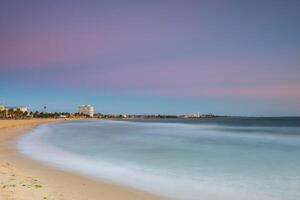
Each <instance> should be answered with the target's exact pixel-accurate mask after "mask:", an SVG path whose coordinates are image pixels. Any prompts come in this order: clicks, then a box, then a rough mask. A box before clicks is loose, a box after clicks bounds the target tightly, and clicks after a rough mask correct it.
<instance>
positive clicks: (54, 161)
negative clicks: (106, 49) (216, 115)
mask: <svg viewBox="0 0 300 200" xmlns="http://www.w3.org/2000/svg"><path fill="white" fill-rule="evenodd" d="M93 124H94V125H97V127H96V128H95V127H94V128H95V130H97V131H96V132H95V133H93V132H92V131H93V129H92V128H91V129H89V130H86V129H84V130H86V132H85V133H81V134H80V139H78V140H74V141H71V142H70V144H71V146H72V148H71V149H70V148H69V149H68V148H67V144H69V143H64V142H63V143H61V140H66V137H72V136H74V138H76V137H78V135H77V136H76V135H75V132H76V131H77V130H78V127H80V126H86V127H89V126H90V127H91V126H93ZM115 124H119V125H120V127H115V126H116V125H115ZM124 124H125V125H126V127H125V126H124V127H123V126H122V125H124ZM132 124H134V125H135V126H137V127H139V128H141V127H142V128H143V131H145V133H144V136H148V135H149V134H150V133H152V134H154V135H153V136H151V138H148V141H147V143H145V144H144V143H142V144H143V145H145V146H146V147H147V145H148V146H149V144H150V146H149V147H151V148H150V150H151V151H155V150H156V147H161V146H163V145H166V149H165V150H166V152H167V153H166V152H164V148H162V149H160V152H159V153H158V154H152V152H146V153H145V155H143V151H144V150H145V149H144V147H143V148H141V149H137V150H136V151H135V149H134V147H132V146H130V145H133V143H132V142H136V143H137V144H136V145H137V146H138V145H140V140H143V135H142V136H139V134H140V131H141V130H140V129H138V131H139V132H138V134H137V135H136V136H135V137H134V138H133V139H132V138H131V135H130V134H133V133H132V131H133V129H131V128H132V126H131V125H132ZM73 126H75V129H71V128H72V127H73ZM127 126H129V127H130V130H129V131H130V133H126V134H125V133H122V134H121V135H119V134H118V135H117V137H116V138H111V137H112V135H113V136H114V134H116V133H115V132H116V131H120V130H126V128H127ZM86 127H85V128H86ZM149 127H152V128H154V129H155V131H154V130H152V129H150V130H148V129H149ZM104 128H108V130H107V129H104ZM115 128H119V129H117V130H115ZM200 128H201V130H202V134H203V135H202V136H203V137H202V138H200V140H206V139H207V138H206V136H210V137H212V138H213V139H215V138H214V136H215V135H213V136H212V135H211V134H218V137H221V140H222V138H225V139H228V138H227V136H229V140H230V137H233V138H235V139H237V140H240V138H236V137H235V136H234V135H230V134H228V133H223V132H221V133H220V132H218V133H216V132H213V131H210V132H208V133H207V132H205V131H204V130H207V129H211V126H210V127H207V126H202V127H200ZM157 129H158V130H160V129H161V132H162V134H163V137H161V136H160V134H161V132H159V131H157ZM186 129H191V130H187V133H186V134H189V136H191V135H193V134H196V133H195V132H194V129H195V127H193V126H189V125H181V124H164V123H159V124H156V123H151V124H150V125H149V124H148V123H142V124H139V123H134V122H119V121H118V122H114V121H104V122H92V123H90V124H80V123H74V124H72V123H69V124H68V125H67V127H65V125H64V123H61V124H59V123H58V124H52V125H42V126H39V127H38V128H36V129H34V130H33V131H32V132H31V133H29V134H27V135H24V136H23V137H22V138H21V139H20V140H19V141H18V147H19V150H20V152H21V153H23V154H25V155H27V156H29V157H31V158H33V159H36V160H40V161H44V162H46V163H48V164H50V165H53V166H55V167H58V168H60V169H63V170H68V171H73V172H77V173H80V174H82V175H86V176H90V177H92V178H95V179H97V178H100V179H105V180H107V181H112V182H115V183H118V184H123V185H127V186H129V187H134V188H138V189H141V190H145V191H148V192H153V193H157V194H161V195H165V196H168V197H172V198H175V199H189V200H196V199H264V200H265V199H281V198H282V196H277V195H276V194H275V195H272V194H271V192H270V191H272V190H273V188H272V187H273V186H272V185H270V187H271V189H270V191H268V187H267V186H265V188H262V190H261V191H253V188H254V189H257V188H259V187H260V184H258V186H255V181H261V180H260V179H257V180H255V178H257V177H256V176H255V177H250V176H249V177H246V176H245V174H246V175H247V173H244V174H243V173H238V174H237V175H236V174H234V169H231V168H230V167H237V168H236V169H237V170H238V168H239V166H234V165H232V164H231V163H230V162H231V160H229V161H228V160H226V159H228V158H230V157H228V158H227V157H226V158H222V157H220V159H224V166H225V167H223V168H222V166H221V167H220V166H213V165H212V166H211V168H213V169H214V170H215V171H214V170H212V171H211V170H210V169H209V167H210V166H206V165H207V164H205V163H204V167H203V168H201V167H202V166H201V165H200V164H199V163H196V166H197V168H194V167H192V166H193V165H195V163H193V162H194V161H193V159H192V158H189V159H186V158H185V156H186V157H189V156H195V155H197V154H193V155H192V153H194V152H193V151H195V150H197V151H199V152H198V153H199V155H202V156H203V159H204V160H205V159H206V160H207V162H209V163H210V162H212V161H213V162H214V160H213V159H212V158H210V156H206V155H205V152H204V154H203V151H216V150H215V149H212V148H220V151H222V150H223V151H228V152H229V153H230V152H233V151H232V149H230V148H231V147H230V148H227V147H226V148H224V144H222V145H221V146H220V145H219V144H218V143H217V145H215V146H212V147H208V148H202V147H200V148H199V147H198V145H206V146H207V144H206V143H202V142H200V143H199V144H196V145H195V144H193V143H190V144H186V141H185V139H180V140H179V141H175V142H178V144H177V143H176V144H175V145H174V144H172V145H171V146H168V145H170V144H168V143H170V141H172V142H173V139H174V138H173V135H174V134H175V139H176V138H177V137H176V134H177V133H176V131H178V130H179V132H180V131H182V130H186ZM72 131H74V132H73V133H71V132H72ZM98 131H99V132H101V133H100V134H99V133H98ZM107 131H109V132H107ZM169 131H170V132H169ZM198 131H199V130H198ZM88 132H91V133H93V135H89V133H88ZM124 132H125V131H124ZM64 134H66V135H64ZM82 134H86V136H85V135H82ZM105 134H107V135H105ZM128 134H129V135H128ZM168 134H169V135H168ZM178 134H179V133H178ZM166 135H167V136H166ZM170 135H171V136H170ZM196 135H197V134H196ZM241 135H242V134H241ZM124 136H126V137H125V138H124ZM243 136H244V135H243ZM62 137H64V138H62ZM86 137H94V140H96V141H97V140H98V141H99V142H97V143H94V142H95V141H94V140H93V141H92V142H93V143H92V144H90V143H88V142H90V141H88V142H87V141H86V140H82V139H83V138H84V139H88V138H86ZM107 137H108V138H107ZM127 137H129V139H128V138H127ZM156 137H157V140H158V141H156ZM165 137H168V138H167V139H166V138H165ZM239 137H240V136H239ZM247 137H249V136H246V138H247ZM271 137H277V136H274V135H271ZM170 138H171V139H172V140H170ZM69 139H70V140H72V138H69ZM105 139H106V140H109V141H110V142H111V143H109V144H107V143H104V142H105V141H102V140H105ZM194 139H199V138H197V137H195V138H192V139H191V141H193V140H194ZM209 139H211V138H209ZM217 139H218V140H219V139H220V138H217ZM248 139H249V138H248ZM145 140H147V138H145ZM182 140H183V141H184V143H181V142H182ZM53 141H55V142H58V141H59V142H58V143H55V142H53ZM120 141H121V143H120ZM85 142H87V144H85ZM126 142H128V146H126V145H127V143H126ZM189 142H190V141H189ZM98 143H99V145H100V146H101V147H99V148H98V147H97V149H96V150H97V151H96V153H95V152H93V153H90V151H89V152H88V153H82V152H83V151H84V150H83V151H82V152H81V151H80V148H79V150H78V149H77V148H76V147H74V146H73V145H79V146H80V145H82V148H83V149H85V150H86V149H89V146H88V145H91V147H92V146H93V145H94V146H95V144H98ZM124 143H125V144H124ZM157 143H158V144H157ZM184 144H186V145H190V146H187V147H183V146H179V145H184ZM208 144H210V141H209V143H208ZM225 144H226V143H225ZM229 144H230V143H229ZM64 145H66V146H64ZM105 145H107V146H105ZM109 145H111V149H110V148H109V147H110V146H109ZM152 145H154V146H152ZM176 145H178V148H179V151H178V152H179V153H180V148H183V149H184V150H186V149H188V151H186V152H187V153H189V152H190V153H191V154H190V155H189V154H187V155H185V156H183V157H177V158H174V157H172V156H178V152H177V153H176V152H172V149H171V152H168V151H169V150H170V149H168V148H174V146H175V148H176ZM192 145H195V146H194V147H191V146H192ZM102 146H104V147H102ZM65 147H66V148H65ZM127 147H128V149H129V150H128V149H126V148H127ZM95 148H96V147H95ZM130 148H133V149H130ZM198 148H199V149H198ZM72 149H75V150H76V151H75V150H74V151H73V150H72ZM122 150H123V151H125V152H127V151H128V152H129V153H128V155H127V154H126V153H125V154H124V153H122V152H119V151H122ZM139 150H141V152H139ZM146 150H147V151H148V149H146ZM93 151H95V150H93ZM110 151H112V152H110ZM114 151H117V153H116V152H114ZM107 152H108V153H107ZM233 153H234V152H233ZM106 154H107V155H106ZM136 154H142V156H141V155H136ZM124 155H125V156H128V158H126V157H124ZM149 155H150V156H149ZM212 155H218V154H212ZM222 155H223V154H222ZM224 155H225V156H226V154H224ZM107 156H108V157H107ZM114 156H116V157H115V158H114ZM147 156H148V157H149V159H151V156H159V159H161V160H159V159H157V158H156V157H155V159H153V160H154V161H155V162H151V166H148V165H147V163H148V160H146V161H147V162H145V157H147ZM168 159H169V160H170V162H173V163H174V164H175V165H176V164H178V165H179V166H175V165H174V166H172V165H167V166H164V164H161V163H164V162H165V160H168ZM195 159H196V158H195ZM197 159H198V158H197ZM211 159H212V161H211ZM235 159H239V158H235ZM250 159H251V157H250ZM157 160H158V161H157ZM159 161H161V162H159ZM233 161H234V160H233ZM156 162H158V164H156ZM189 162H190V163H189ZM213 162H212V163H213ZM228 162H229V163H228ZM237 162H238V161H237ZM240 162H244V159H243V158H241V161H240ZM153 163H154V164H153ZM221 163H222V161H221ZM217 164H218V163H217ZM238 164H239V163H238ZM170 166H171V167H170ZM249 167H250V166H249ZM185 168H186V169H185ZM241 169H243V168H241ZM197 170H198V171H200V172H198V171H197ZM201 170H202V171H201ZM205 170H208V173H205ZM218 170H219V171H218ZM262 170H265V169H262ZM232 171H233V172H232ZM212 172H213V173H212ZM251 172H252V171H251ZM255 172H258V173H259V172H260V171H259V170H258V171H255ZM226 173H228V174H226ZM239 175H242V176H244V177H238V176H239ZM248 175H249V174H248ZM250 175H251V174H250ZM276 177H277V178H278V176H275V178H276ZM297 177H299V176H297ZM279 178H280V176H279ZM283 178H286V177H283ZM280 180H281V179H280ZM274 181H276V180H274ZM267 183H270V182H267ZM296 183H297V182H296ZM299 183H300V182H299ZM262 184H263V183H262ZM253 185H254V186H253ZM248 186H249V188H248ZM252 186H253V188H251V187H252ZM243 187H246V188H243ZM291 187H296V188H294V189H293V188H292V189H291V192H294V193H295V191H297V189H298V188H297V186H295V182H292V183H291ZM274 188H275V189H276V188H277V185H276V186H274ZM265 190H267V192H265ZM284 197H287V198H285V199H290V200H294V199H297V198H298V197H299V193H297V192H296V193H295V194H292V195H290V196H284Z"/></svg>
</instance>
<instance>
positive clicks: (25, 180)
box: [0, 119, 163, 200]
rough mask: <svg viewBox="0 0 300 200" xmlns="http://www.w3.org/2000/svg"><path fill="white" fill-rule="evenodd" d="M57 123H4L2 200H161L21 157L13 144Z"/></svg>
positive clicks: (0, 129)
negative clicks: (21, 137) (32, 132)
mask: <svg viewBox="0 0 300 200" xmlns="http://www.w3.org/2000/svg"><path fill="white" fill-rule="evenodd" d="M51 121H57V120H55V119H31V120H0V200H2V199H3V200H38V199H40V200H45V199H46V200H54V199H55V200H98V199H100V200H101V199H103V200H117V199H118V200H119V199H121V200H153V199H161V200H162V199H163V198H161V197H158V196H155V195H152V194H149V193H146V192H142V191H138V190H135V189H131V188H127V187H124V186H119V185H116V184H113V183H108V182H105V181H103V182H101V181H98V180H97V181H95V180H92V179H89V178H86V177H82V176H80V175H76V174H73V173H70V172H65V171H61V170H58V169H55V168H52V167H50V166H47V165H45V164H43V163H40V162H38V161H33V160H30V159H28V158H26V157H24V156H23V155H21V154H19V153H18V152H17V151H16V150H15V148H14V145H12V142H11V141H12V140H14V139H16V138H17V137H18V136H20V135H21V134H23V133H26V131H29V130H30V129H32V128H34V127H35V126H37V125H39V124H42V123H48V122H51Z"/></svg>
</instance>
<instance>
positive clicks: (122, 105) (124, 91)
mask: <svg viewBox="0 0 300 200" xmlns="http://www.w3.org/2000/svg"><path fill="white" fill-rule="evenodd" d="M299 10H300V1H292V0H290V1H289V0H287V1H284V0H282V1H277V0H272V1H271V0H269V1H264V0H263V1H240V0H239V1H226V0H222V1H221V0H220V1H213V0H209V1H208V0H207V1H200V0H198V1H175V0H172V1H164V0H161V1H155V0H154V1H123V0H122V1H121V0H119V1H30V0H29V1H17V0H2V1H1V2H0V75H1V80H0V103H1V102H2V103H5V104H9V105H12V104H13V105H17V104H28V105H29V106H30V107H31V108H32V109H40V107H42V105H44V104H45V105H52V107H51V106H50V108H51V110H53V111H54V110H55V111H56V110H59V111H61V110H68V111H74V110H72V109H76V106H77V104H80V103H92V104H95V105H96V110H97V111H99V112H108V113H109V112H112V113H121V112H126V113H132V112H136V113H153V112H155V113H186V112H215V113H216V114H229V115H230V114H233V115H276V116H277V115H299V113H300V78H299V77H300V20H299V19H300V12H299ZM62 94H63V95H62ZM116 99H118V101H117V102H116ZM53 102H54V103H53ZM67 102H70V104H68V103H67ZM112 102H114V103H112ZM133 102H134V103H133Z"/></svg>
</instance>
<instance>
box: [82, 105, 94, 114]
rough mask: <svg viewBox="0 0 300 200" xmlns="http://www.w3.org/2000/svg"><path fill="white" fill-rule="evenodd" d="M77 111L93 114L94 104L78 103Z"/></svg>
mask: <svg viewBox="0 0 300 200" xmlns="http://www.w3.org/2000/svg"><path fill="white" fill-rule="evenodd" d="M79 113H80V114H84V115H88V116H90V117H93V116H94V106H93V105H90V104H88V105H80V106H79Z"/></svg>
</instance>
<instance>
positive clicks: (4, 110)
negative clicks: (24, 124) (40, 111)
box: [0, 104, 28, 118]
mask: <svg viewBox="0 0 300 200" xmlns="http://www.w3.org/2000/svg"><path fill="white" fill-rule="evenodd" d="M27 115H28V108H27V106H14V107H11V106H5V105H3V104H0V118H11V117H15V118H17V117H18V118H20V117H24V116H27Z"/></svg>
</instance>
